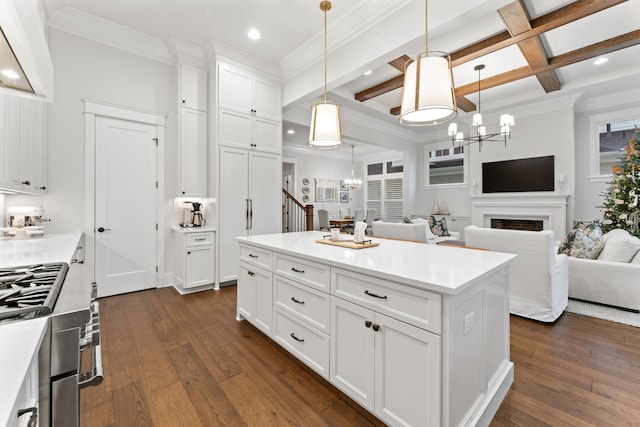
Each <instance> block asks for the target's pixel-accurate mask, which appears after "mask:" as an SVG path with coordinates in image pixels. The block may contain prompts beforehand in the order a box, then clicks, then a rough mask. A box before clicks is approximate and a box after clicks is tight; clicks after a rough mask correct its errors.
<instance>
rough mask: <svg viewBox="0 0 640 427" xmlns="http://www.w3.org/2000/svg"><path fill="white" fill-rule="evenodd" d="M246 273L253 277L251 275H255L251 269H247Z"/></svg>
mask: <svg viewBox="0 0 640 427" xmlns="http://www.w3.org/2000/svg"><path fill="white" fill-rule="evenodd" d="M247 274H248V275H249V276H251V277H253V276H255V275H256V273H254V272H253V271H251V270H249V271H247Z"/></svg>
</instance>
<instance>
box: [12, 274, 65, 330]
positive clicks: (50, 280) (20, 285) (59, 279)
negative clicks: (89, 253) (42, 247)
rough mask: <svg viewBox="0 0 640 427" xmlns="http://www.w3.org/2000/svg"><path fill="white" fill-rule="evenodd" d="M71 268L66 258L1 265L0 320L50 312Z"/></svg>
mask: <svg viewBox="0 0 640 427" xmlns="http://www.w3.org/2000/svg"><path fill="white" fill-rule="evenodd" d="M68 269H69V266H68V265H67V264H66V263H64V262H60V263H49V264H34V265H25V266H19V267H8V268H0V322H3V321H8V320H17V319H30V318H33V317H40V316H46V315H47V314H50V313H51V312H52V311H53V307H54V306H55V304H56V300H57V299H58V294H59V293H60V288H61V287H62V283H63V281H64V278H65V276H66V274H67V270H68Z"/></svg>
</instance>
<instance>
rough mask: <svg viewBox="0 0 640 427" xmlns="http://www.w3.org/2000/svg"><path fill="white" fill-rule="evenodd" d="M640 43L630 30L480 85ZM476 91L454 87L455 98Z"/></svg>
mask: <svg viewBox="0 0 640 427" xmlns="http://www.w3.org/2000/svg"><path fill="white" fill-rule="evenodd" d="M639 44H640V30H635V31H631V32H629V33H626V34H622V35H620V36H617V37H612V38H610V39H607V40H603V41H601V42H598V43H594V44H592V45H589V46H585V47H582V48H580V49H576V50H573V51H571V52H567V53H563V54H561V55H558V56H555V57H552V58H549V65H547V66H545V67H543V68H538V69H535V70H534V69H533V68H532V67H531V66H528V65H527V66H524V67H520V68H517V69H515V70H511V71H507V72H505V73H502V74H498V75H495V76H491V77H488V78H486V79H483V80H482V81H481V82H480V83H481V87H482V88H483V89H491V88H493V87H497V86H501V85H504V84H507V83H511V82H515V81H517V80H521V79H525V78H527V77H531V76H534V75H536V74H537V73H540V72H546V71H553V70H556V69H558V68H562V67H566V66H568V65H571V64H575V63H578V62H582V61H585V60H587V59H591V58H595V57H597V56H600V55H605V54H607V53H610V52H615V51H617V50H621V49H626V48H628V47H631V46H635V45H639ZM477 91H478V83H477V82H474V83H469V84H466V85H463V86H458V87H457V88H455V94H456V99H460V97H464V96H467V95H470V94H472V93H476V92H477ZM390 112H391V114H393V115H398V114H400V107H394V108H392V109H391V110H390Z"/></svg>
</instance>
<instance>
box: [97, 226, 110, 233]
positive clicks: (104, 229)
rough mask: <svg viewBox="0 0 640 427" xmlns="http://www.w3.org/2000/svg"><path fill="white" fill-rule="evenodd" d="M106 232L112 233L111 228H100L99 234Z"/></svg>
mask: <svg viewBox="0 0 640 427" xmlns="http://www.w3.org/2000/svg"><path fill="white" fill-rule="evenodd" d="M105 231H111V229H110V228H104V227H98V233H102V232H105Z"/></svg>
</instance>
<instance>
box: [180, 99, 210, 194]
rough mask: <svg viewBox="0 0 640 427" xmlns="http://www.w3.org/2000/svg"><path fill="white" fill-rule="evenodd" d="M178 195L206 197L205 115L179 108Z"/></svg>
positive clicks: (200, 112) (201, 112) (204, 113)
mask: <svg viewBox="0 0 640 427" xmlns="http://www.w3.org/2000/svg"><path fill="white" fill-rule="evenodd" d="M180 194H181V196H182V197H205V196H206V195H207V113H206V112H203V111H199V110H192V109H189V108H180Z"/></svg>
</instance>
